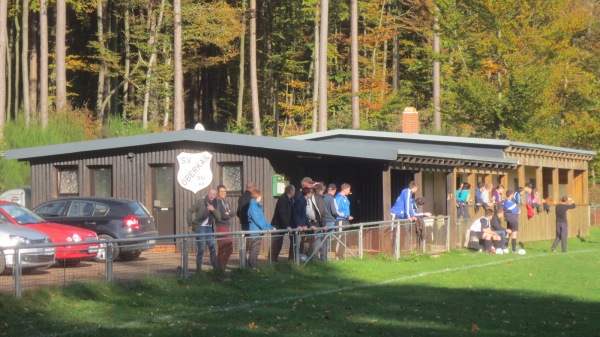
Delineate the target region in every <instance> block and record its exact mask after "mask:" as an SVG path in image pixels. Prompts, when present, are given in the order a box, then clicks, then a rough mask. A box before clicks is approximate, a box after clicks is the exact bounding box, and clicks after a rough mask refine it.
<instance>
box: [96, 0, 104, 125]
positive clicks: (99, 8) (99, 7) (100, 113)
mask: <svg viewBox="0 0 600 337" xmlns="http://www.w3.org/2000/svg"><path fill="white" fill-rule="evenodd" d="M104 9H105V2H104V1H103V0H96V21H97V22H96V25H97V26H96V27H97V33H96V34H97V36H98V47H99V48H100V50H99V52H100V55H101V56H100V57H101V59H100V69H99V70H98V91H97V94H96V117H97V118H98V120H99V121H100V124H104V107H103V106H102V102H104V78H105V75H106V60H105V58H104V56H102V55H103V54H104V53H103V49H104V48H105V45H104Z"/></svg>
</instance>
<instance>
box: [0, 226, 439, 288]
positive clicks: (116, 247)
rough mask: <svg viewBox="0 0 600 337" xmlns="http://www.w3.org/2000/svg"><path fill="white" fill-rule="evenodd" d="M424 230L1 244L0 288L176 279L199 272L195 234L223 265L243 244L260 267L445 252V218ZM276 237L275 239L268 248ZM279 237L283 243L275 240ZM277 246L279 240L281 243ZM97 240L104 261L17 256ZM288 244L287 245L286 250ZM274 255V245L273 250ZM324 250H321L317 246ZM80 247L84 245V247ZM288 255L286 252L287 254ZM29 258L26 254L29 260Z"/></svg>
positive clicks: (232, 261)
mask: <svg viewBox="0 0 600 337" xmlns="http://www.w3.org/2000/svg"><path fill="white" fill-rule="evenodd" d="M424 220H425V221H424V225H425V230H424V232H423V235H422V240H421V238H419V237H418V235H417V231H416V229H417V224H416V223H415V222H412V223H411V222H409V221H407V220H396V221H380V222H370V223H360V224H355V225H349V226H336V227H330V228H326V229H319V230H317V231H314V232H309V231H306V232H304V231H298V230H293V231H292V232H290V233H288V232H287V231H286V230H277V231H255V232H250V231H244V232H227V233H218V232H216V233H210V234H185V235H167V236H156V237H148V238H144V240H145V241H141V242H140V239H112V240H105V241H97V242H82V243H68V244H66V243H65V244H58V243H54V244H35V245H26V246H15V247H6V248H3V249H4V251H7V250H9V249H14V253H13V255H12V256H10V258H11V259H12V258H14V259H13V260H14V263H13V264H12V268H10V269H7V271H5V273H4V274H2V275H0V292H12V293H13V294H14V296H15V297H17V298H20V297H21V295H22V292H23V291H24V290H30V289H35V288H40V287H49V286H65V285H67V284H70V283H74V282H82V281H89V280H96V281H98V280H101V281H102V280H104V281H107V282H112V281H115V280H128V279H129V280H131V279H139V278H143V277H149V276H159V277H160V276H167V275H171V276H179V277H182V278H187V277H189V276H190V274H192V273H194V272H195V273H199V272H201V271H199V270H197V269H198V268H197V265H196V257H197V253H198V252H197V250H198V249H197V243H198V242H199V241H200V239H207V238H208V239H210V238H213V239H214V240H215V241H216V244H215V250H216V251H217V252H218V251H219V249H221V248H222V247H225V246H226V245H225V243H227V244H228V248H227V249H229V252H230V253H231V256H230V258H229V260H228V262H227V264H226V266H220V267H222V268H223V269H224V270H225V269H233V268H247V267H248V264H247V253H248V243H249V242H250V244H254V243H255V242H259V243H260V247H261V249H260V251H259V266H260V265H264V264H266V263H276V262H280V261H281V260H289V261H290V263H296V264H306V263H309V262H310V261H314V260H318V259H322V260H343V259H355V258H359V259H360V258H363V257H365V256H377V255H380V254H383V255H384V256H387V257H389V258H392V259H400V258H402V257H403V256H405V255H410V254H424V253H428V254H437V253H441V252H445V251H448V250H449V249H450V247H449V242H450V241H449V238H450V226H449V218H448V217H431V218H425V219H424ZM252 235H261V236H260V237H259V238H260V239H259V240H258V241H256V240H254V241H252V240H249V239H250V238H254V239H255V238H257V237H252ZM276 241H278V242H279V243H280V244H279V246H278V245H274V243H275V242H276ZM281 241H282V242H281ZM281 243H282V244H281ZM89 244H99V245H100V250H101V251H102V250H104V251H105V253H106V259H105V260H101V261H100V260H99V261H96V260H85V261H82V262H81V263H79V264H77V265H74V266H73V265H72V264H69V266H67V265H65V266H60V263H57V265H55V266H54V267H52V268H43V269H28V270H27V269H23V268H22V265H23V263H22V261H25V260H24V259H26V258H27V254H26V253H24V251H25V250H26V249H27V251H28V252H29V251H31V250H32V249H34V248H45V249H49V250H52V249H56V250H60V248H61V247H64V246H67V245H68V246H71V247H73V246H77V245H82V246H83V245H89ZM290 246H291V248H290ZM278 247H281V249H280V251H281V253H280V254H278V259H277V260H275V256H276V255H277V254H274V253H275V252H274V251H273V250H272V249H273V248H275V249H277V250H279V248H278ZM323 247H325V248H323ZM124 248H127V249H139V250H142V251H143V253H142V254H141V256H140V257H139V258H131V257H129V258H125V257H126V256H129V255H124V254H123V258H122V259H113V252H118V251H120V250H123V249H124ZM82 249H83V248H82ZM290 253H291V254H290ZM29 258H30V259H31V258H32V257H31V256H30V257H29ZM200 268H201V269H202V268H206V269H208V270H210V269H211V267H210V253H209V252H208V249H207V251H205V252H204V253H203V256H202V261H201V265H200Z"/></svg>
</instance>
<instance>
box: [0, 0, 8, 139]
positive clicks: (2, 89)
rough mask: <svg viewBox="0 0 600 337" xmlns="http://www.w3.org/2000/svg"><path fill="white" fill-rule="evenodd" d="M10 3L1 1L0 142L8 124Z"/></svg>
mask: <svg viewBox="0 0 600 337" xmlns="http://www.w3.org/2000/svg"><path fill="white" fill-rule="evenodd" d="M7 27H8V1H5V0H2V1H0V142H2V141H3V140H4V125H5V124H6V112H7V111H6V52H7V50H8V48H7V47H8V40H7V38H8V32H7Z"/></svg>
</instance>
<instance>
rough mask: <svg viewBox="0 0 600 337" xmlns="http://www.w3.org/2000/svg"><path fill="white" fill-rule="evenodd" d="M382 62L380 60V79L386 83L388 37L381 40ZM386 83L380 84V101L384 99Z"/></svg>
mask: <svg viewBox="0 0 600 337" xmlns="http://www.w3.org/2000/svg"><path fill="white" fill-rule="evenodd" d="M382 58H383V62H381V80H382V82H383V83H384V84H387V58H388V39H387V38H386V39H385V40H383V56H382ZM386 88H387V86H386V85H382V86H381V101H383V100H384V99H385V93H386Z"/></svg>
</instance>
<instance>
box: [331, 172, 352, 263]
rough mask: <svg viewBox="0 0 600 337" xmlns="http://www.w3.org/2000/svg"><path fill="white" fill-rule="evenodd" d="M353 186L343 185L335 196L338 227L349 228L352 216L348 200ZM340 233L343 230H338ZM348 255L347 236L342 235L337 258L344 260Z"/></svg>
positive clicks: (338, 243) (337, 249)
mask: <svg viewBox="0 0 600 337" xmlns="http://www.w3.org/2000/svg"><path fill="white" fill-rule="evenodd" d="M351 188H352V186H350V184H348V183H343V184H342V185H341V186H340V191H339V192H338V194H337V195H336V196H335V203H336V205H337V209H338V215H337V216H336V218H335V223H336V225H337V226H348V225H350V222H349V221H351V220H352V219H354V218H353V217H352V215H350V200H348V195H349V194H350V189H351ZM338 231H342V228H338ZM345 254H346V234H345V233H341V234H340V235H339V238H338V242H337V244H336V253H335V256H336V258H337V259H338V260H340V259H343V258H344V257H345Z"/></svg>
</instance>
